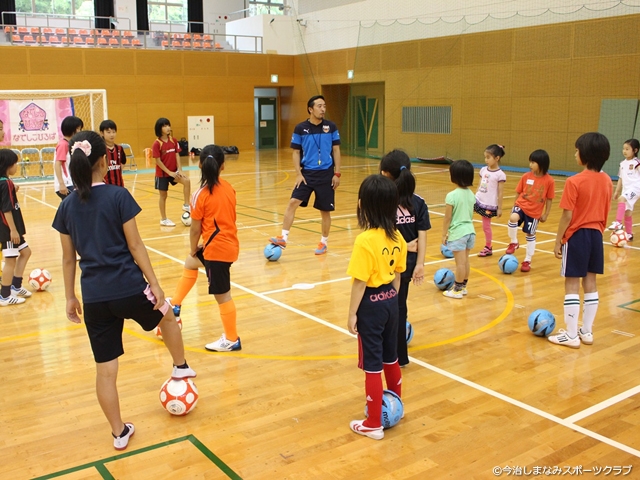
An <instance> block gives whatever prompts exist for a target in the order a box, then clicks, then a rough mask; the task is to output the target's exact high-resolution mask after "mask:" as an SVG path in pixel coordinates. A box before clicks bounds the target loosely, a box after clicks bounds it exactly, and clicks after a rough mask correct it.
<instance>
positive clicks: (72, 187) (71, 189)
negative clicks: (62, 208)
mask: <svg viewBox="0 0 640 480" xmlns="http://www.w3.org/2000/svg"><path fill="white" fill-rule="evenodd" d="M75 189H76V187H75V186H73V185H68V186H67V190H69V193H71V192H73V191H74V190H75ZM69 193H67V194H66V195H63V194H61V193H60V192H56V195H58V196H59V197H60V199H62V200H64V199H65V198H67V197H68V196H69Z"/></svg>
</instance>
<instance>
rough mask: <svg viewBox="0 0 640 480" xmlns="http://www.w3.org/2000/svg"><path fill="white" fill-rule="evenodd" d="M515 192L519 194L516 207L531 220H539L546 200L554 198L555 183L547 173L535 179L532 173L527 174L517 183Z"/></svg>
mask: <svg viewBox="0 0 640 480" xmlns="http://www.w3.org/2000/svg"><path fill="white" fill-rule="evenodd" d="M516 192H518V193H519V194H520V195H519V196H518V199H517V200H516V205H517V206H518V207H520V208H521V209H522V211H523V212H524V213H526V214H527V215H529V216H530V217H531V218H535V219H539V218H540V217H542V212H543V211H544V206H545V204H546V203H547V200H551V199H553V198H554V197H555V196H556V192H555V182H554V180H553V178H552V177H551V175H549V174H548V173H545V174H544V175H543V176H541V177H536V176H535V175H534V174H533V172H527V173H525V174H524V175H523V176H522V178H521V179H520V181H519V182H518V186H517V187H516Z"/></svg>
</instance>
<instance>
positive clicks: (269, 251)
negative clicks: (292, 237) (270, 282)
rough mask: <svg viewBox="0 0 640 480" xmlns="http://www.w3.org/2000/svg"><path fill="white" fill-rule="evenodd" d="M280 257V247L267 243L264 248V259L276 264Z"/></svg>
mask: <svg viewBox="0 0 640 480" xmlns="http://www.w3.org/2000/svg"><path fill="white" fill-rule="evenodd" d="M280 255H282V247H279V246H278V245H274V244H273V243H269V244H268V245H267V246H266V247H264V258H266V259H267V260H269V261H270V262H276V261H277V260H278V259H279V258H280Z"/></svg>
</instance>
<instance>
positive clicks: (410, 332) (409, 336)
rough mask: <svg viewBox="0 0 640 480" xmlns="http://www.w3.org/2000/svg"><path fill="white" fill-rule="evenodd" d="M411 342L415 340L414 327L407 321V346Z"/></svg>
mask: <svg viewBox="0 0 640 480" xmlns="http://www.w3.org/2000/svg"><path fill="white" fill-rule="evenodd" d="M411 340H413V325H411V324H410V323H409V321H408V320H407V345H409V344H410V343H411Z"/></svg>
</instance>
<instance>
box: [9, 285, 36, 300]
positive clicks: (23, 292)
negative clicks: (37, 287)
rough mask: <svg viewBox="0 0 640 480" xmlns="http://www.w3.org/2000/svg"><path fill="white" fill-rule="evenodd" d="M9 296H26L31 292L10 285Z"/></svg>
mask: <svg viewBox="0 0 640 480" xmlns="http://www.w3.org/2000/svg"><path fill="white" fill-rule="evenodd" d="M11 296H12V297H23V298H27V297H30V296H31V292H30V291H29V290H27V289H26V288H24V287H20V288H16V287H14V286H13V285H11Z"/></svg>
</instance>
